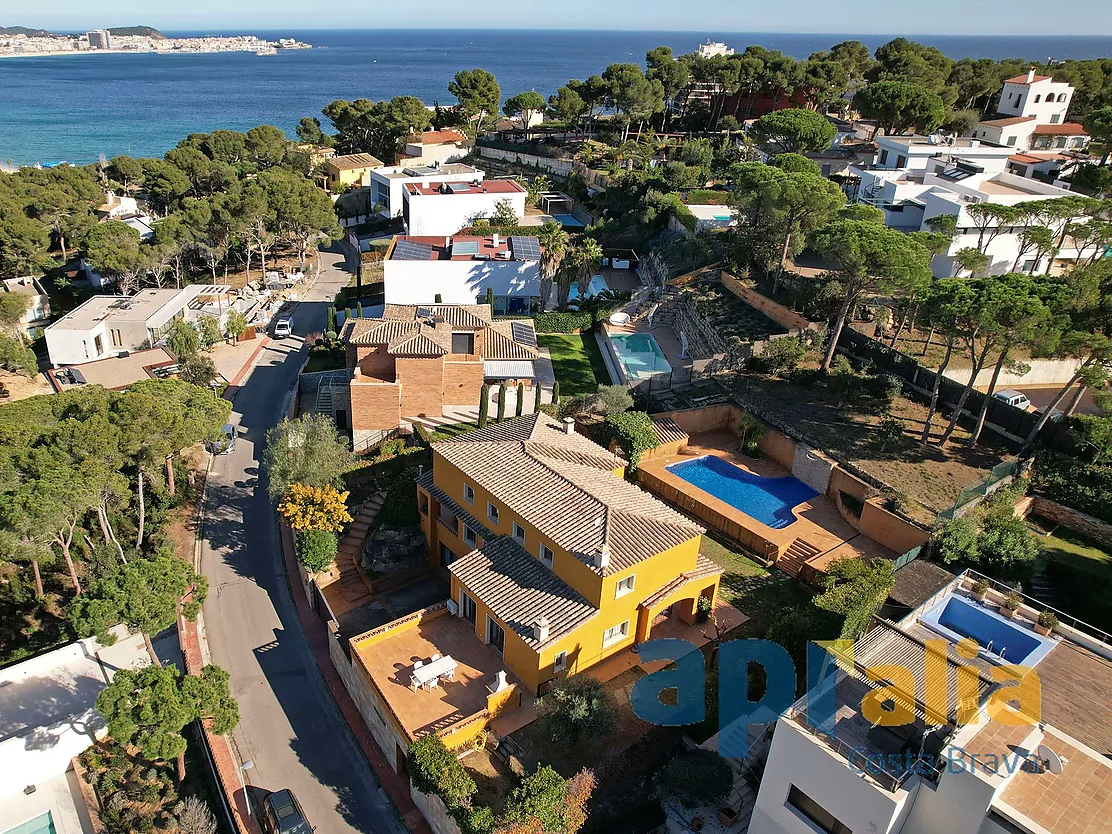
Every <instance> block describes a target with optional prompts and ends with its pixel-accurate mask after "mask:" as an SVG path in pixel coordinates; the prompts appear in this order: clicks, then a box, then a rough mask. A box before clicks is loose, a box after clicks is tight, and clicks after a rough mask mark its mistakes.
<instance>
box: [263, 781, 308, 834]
mask: <svg viewBox="0 0 1112 834" xmlns="http://www.w3.org/2000/svg"><path fill="white" fill-rule="evenodd" d="M261 816H262V823H263V829H264V830H266V831H268V832H270V834H310V832H312V830H313V827H312V826H311V825H309V821H308V820H307V819H305V812H304V811H302V810H301V805H300V804H299V803H298V801H297V797H295V796H294V795H293V791H291V790H281V791H275V792H274V793H272V794H269V795H268V796H267V798H266V799H264V800H263V810H262V814H261Z"/></svg>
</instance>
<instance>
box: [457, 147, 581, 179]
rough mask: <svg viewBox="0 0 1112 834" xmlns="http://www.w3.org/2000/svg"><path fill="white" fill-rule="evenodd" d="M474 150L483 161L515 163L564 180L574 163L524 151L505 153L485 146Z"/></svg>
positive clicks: (568, 175)
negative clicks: (494, 160)
mask: <svg viewBox="0 0 1112 834" xmlns="http://www.w3.org/2000/svg"><path fill="white" fill-rule="evenodd" d="M475 150H476V151H478V154H479V156H481V157H483V158H484V159H496V160H498V161H500V162H516V163H518V164H519V165H527V166H529V167H530V168H539V169H540V170H542V171H547V172H548V173H550V174H555V175H556V176H558V177H563V178H564V179H566V178H568V177H570V176H571V172H572V166H573V165H574V162H573V161H572V160H570V159H557V158H554V157H551V156H539V155H537V154H535V153H525V152H524V151H507V150H504V149H503V148H491V147H488V146H487V145H476V146H475Z"/></svg>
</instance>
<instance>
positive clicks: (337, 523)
mask: <svg viewBox="0 0 1112 834" xmlns="http://www.w3.org/2000/svg"><path fill="white" fill-rule="evenodd" d="M348 494H349V493H347V492H340V491H339V490H338V489H336V488H335V487H334V486H309V485H308V484H290V488H289V491H287V492H286V497H285V498H284V499H283V500H282V503H281V504H279V505H278V513H279V515H281V516H282V518H283V519H285V521H286V523H287V524H288V525H290V527H291V528H292V529H293V530H295V531H297V532H301V531H304V530H329V531H331V532H333V533H339V532H340V531H341V530H343V529H344V525H345V524H348V523H350V522H351V515H350V514H349V513H348V511H347V503H346V502H347V497H348Z"/></svg>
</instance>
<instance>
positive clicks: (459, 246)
mask: <svg viewBox="0 0 1112 834" xmlns="http://www.w3.org/2000/svg"><path fill="white" fill-rule="evenodd" d="M452 254H453V255H478V254H479V241H477V240H454V241H452Z"/></svg>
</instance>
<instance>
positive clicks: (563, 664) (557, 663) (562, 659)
mask: <svg viewBox="0 0 1112 834" xmlns="http://www.w3.org/2000/svg"><path fill="white" fill-rule="evenodd" d="M567 668H568V653H567V652H560V653H559V654H558V655H556V659H555V660H553V661H552V671H554V672H563V671H564V670H565V669H567Z"/></svg>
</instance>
